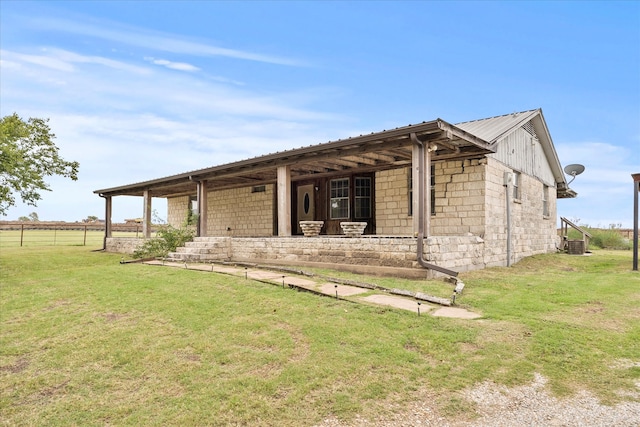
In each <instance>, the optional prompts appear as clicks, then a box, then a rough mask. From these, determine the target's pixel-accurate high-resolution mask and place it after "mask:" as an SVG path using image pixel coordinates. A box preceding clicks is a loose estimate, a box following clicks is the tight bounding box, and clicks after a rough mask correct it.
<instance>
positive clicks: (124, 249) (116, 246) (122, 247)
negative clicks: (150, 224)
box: [106, 237, 145, 254]
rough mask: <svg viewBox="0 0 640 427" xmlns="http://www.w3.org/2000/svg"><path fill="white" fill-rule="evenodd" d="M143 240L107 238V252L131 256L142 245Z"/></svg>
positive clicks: (135, 238)
mask: <svg viewBox="0 0 640 427" xmlns="http://www.w3.org/2000/svg"><path fill="white" fill-rule="evenodd" d="M144 240H145V239H143V238H137V237H109V238H107V245H106V246H107V247H106V251H107V252H117V253H122V254H133V252H134V251H135V250H136V249H138V248H139V247H140V246H142V244H143V243H144Z"/></svg>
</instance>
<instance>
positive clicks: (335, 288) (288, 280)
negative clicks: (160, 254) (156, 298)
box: [144, 260, 481, 319]
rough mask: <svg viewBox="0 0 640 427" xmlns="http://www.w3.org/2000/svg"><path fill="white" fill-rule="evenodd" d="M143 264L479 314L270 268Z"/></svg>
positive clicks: (422, 309)
mask: <svg viewBox="0 0 640 427" xmlns="http://www.w3.org/2000/svg"><path fill="white" fill-rule="evenodd" d="M144 264H147V265H157V266H165V267H173V268H185V269H188V270H199V271H206V272H212V273H221V274H229V275H231V276H236V277H245V278H247V279H250V280H257V281H261V282H264V283H269V284H273V285H281V286H282V287H288V288H295V289H298V290H301V291H307V292H311V293H315V294H318V295H324V296H327V297H333V298H338V299H343V300H347V301H351V302H357V303H361V304H369V305H379V306H388V307H393V308H397V309H401V310H407V311H411V312H414V313H420V314H430V315H432V316H436V317H451V318H458V319H477V318H479V317H481V316H480V315H479V314H477V313H473V312H471V311H468V310H466V309H464V308H458V307H450V306H449V307H446V306H441V305H438V304H433V303H430V302H427V301H418V300H416V299H415V298H411V297H408V296H407V297H405V296H397V295H390V294H389V293H388V292H384V291H383V290H378V289H373V288H368V287H360V286H353V285H348V284H341V283H333V282H327V281H326V280H323V279H320V278H317V277H307V276H305V277H301V275H294V274H291V273H287V272H279V271H273V270H269V269H266V268H265V269H263V268H258V267H242V266H231V265H222V264H200V263H191V264H188V263H178V262H169V261H159V260H152V261H145V262H144Z"/></svg>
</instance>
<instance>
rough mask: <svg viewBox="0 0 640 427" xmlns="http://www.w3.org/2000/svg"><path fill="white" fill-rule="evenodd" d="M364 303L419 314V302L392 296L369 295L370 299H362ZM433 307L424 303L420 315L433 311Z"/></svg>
mask: <svg viewBox="0 0 640 427" xmlns="http://www.w3.org/2000/svg"><path fill="white" fill-rule="evenodd" d="M361 299H362V301H367V302H370V303H373V304H379V305H387V306H390V307H394V308H400V309H403V310H409V311H413V312H414V313H417V312H418V302H417V301H416V300H411V299H407V298H402V297H394V296H391V295H369V296H368V297H364V298H361ZM432 308H433V306H431V305H428V304H425V303H422V304H421V305H420V313H425V312H428V311H429V310H431V309H432Z"/></svg>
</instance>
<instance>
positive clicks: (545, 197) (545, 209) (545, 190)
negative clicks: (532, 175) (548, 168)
mask: <svg viewBox="0 0 640 427" xmlns="http://www.w3.org/2000/svg"><path fill="white" fill-rule="evenodd" d="M542 215H543V216H545V217H547V216H549V186H548V185H544V186H543V187H542Z"/></svg>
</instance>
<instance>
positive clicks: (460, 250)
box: [171, 236, 484, 272]
mask: <svg viewBox="0 0 640 427" xmlns="http://www.w3.org/2000/svg"><path fill="white" fill-rule="evenodd" d="M416 251H417V239H416V238H411V237H404V238H403V237H379V236H378V237H377V236H362V237H356V238H348V237H338V236H331V237H329V236H326V237H325V236H318V237H256V238H242V237H240V238H238V237H198V238H196V239H194V241H193V242H190V243H188V244H187V247H186V248H183V249H181V250H180V251H178V252H177V253H174V254H171V258H172V259H175V260H181V261H201V262H206V261H236V262H251V263H275V264H290V265H299V266H304V265H311V266H314V265H315V266H324V267H334V268H338V267H339V266H343V267H344V266H353V267H355V266H368V267H369V269H371V268H373V267H382V268H402V269H416V270H422V267H420V266H419V264H418V262H417V256H416ZM483 253H484V241H483V240H482V239H480V238H479V237H477V236H439V237H430V238H429V239H427V240H426V241H425V246H424V255H423V257H424V258H425V259H426V260H428V261H429V262H431V263H433V264H436V265H439V266H442V267H445V268H450V269H453V270H455V271H458V272H463V271H468V270H475V269H480V268H484V263H483V259H484V257H483ZM365 271H366V270H365Z"/></svg>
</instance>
